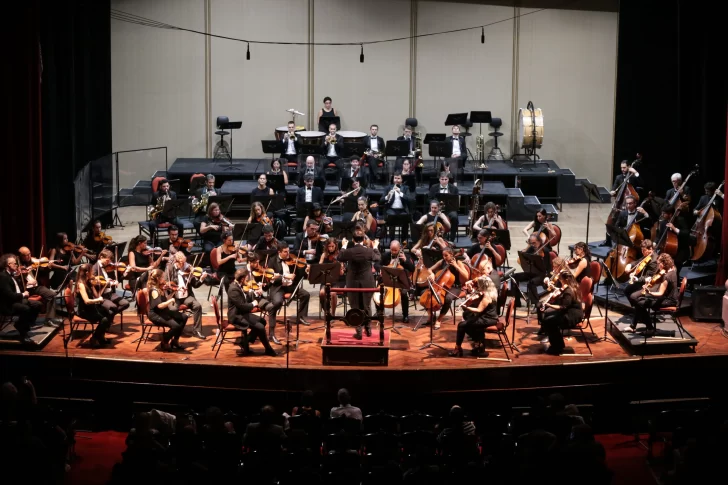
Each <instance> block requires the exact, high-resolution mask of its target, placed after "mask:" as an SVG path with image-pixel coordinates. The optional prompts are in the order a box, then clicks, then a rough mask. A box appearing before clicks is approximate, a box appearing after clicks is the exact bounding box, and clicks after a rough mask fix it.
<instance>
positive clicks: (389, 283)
mask: <svg viewBox="0 0 728 485" xmlns="http://www.w3.org/2000/svg"><path fill="white" fill-rule="evenodd" d="M381 275H382V284H383V285H384V286H386V287H387V288H392V290H393V291H394V288H398V289H399V290H400V293H401V292H402V291H407V290H409V289H410V286H411V284H410V280H409V277H408V276H407V271H406V270H405V269H404V268H393V267H391V266H382V268H381ZM382 315H384V301H382ZM402 327H403V325H400V326H399V328H402ZM392 331H393V332H395V333H396V334H397V335H402V334H401V333H399V330H398V327H397V326H396V325H395V324H394V306H392Z"/></svg>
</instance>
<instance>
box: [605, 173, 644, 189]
mask: <svg viewBox="0 0 728 485" xmlns="http://www.w3.org/2000/svg"><path fill="white" fill-rule="evenodd" d="M628 173H629V172H628ZM624 177H625V176H624V174H623V173H621V172H620V173H619V174H618V175H617V176H616V177H614V183H613V184H612V190H617V188H618V187H619V186H620V185H622V182H624ZM629 184H630V185H631V186H632V187H635V188H636V187H642V180H640V178H639V177H637V176H636V175H634V174H632V176H631V177H630V178H629Z"/></svg>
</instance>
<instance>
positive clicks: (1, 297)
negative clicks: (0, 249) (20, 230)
mask: <svg viewBox="0 0 728 485" xmlns="http://www.w3.org/2000/svg"><path fill="white" fill-rule="evenodd" d="M16 271H19V266H18V258H17V257H15V255H14V254H4V255H3V256H2V257H0V315H12V316H14V317H18V321H17V322H15V330H17V331H18V337H19V340H20V342H21V343H22V344H24V345H26V346H28V347H35V346H36V343H35V342H34V341H33V340H31V339H30V338H29V337H28V331H29V330H30V326H31V325H32V324H33V323H35V319H36V317H37V316H38V314H39V313H40V311H41V309H42V308H43V304H42V303H41V302H40V301H32V300H28V297H29V296H30V294H29V293H28V292H27V291H23V289H22V288H21V287H20V285H19V283H18V281H17V280H16V279H15V277H14V274H15V272H16Z"/></svg>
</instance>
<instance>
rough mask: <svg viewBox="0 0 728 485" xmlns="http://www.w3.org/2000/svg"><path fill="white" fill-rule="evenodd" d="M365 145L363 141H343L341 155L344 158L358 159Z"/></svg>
mask: <svg viewBox="0 0 728 485" xmlns="http://www.w3.org/2000/svg"><path fill="white" fill-rule="evenodd" d="M366 147H367V146H366V145H365V144H364V143H344V153H343V156H344V158H346V157H357V158H359V159H360V158H361V156H362V154H363V153H364V150H366Z"/></svg>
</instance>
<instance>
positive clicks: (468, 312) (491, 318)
mask: <svg viewBox="0 0 728 485" xmlns="http://www.w3.org/2000/svg"><path fill="white" fill-rule="evenodd" d="M488 269H492V268H488ZM463 289H464V290H465V291H466V293H473V292H480V293H482V295H483V296H482V297H481V298H480V301H479V302H478V303H477V304H476V303H475V301H473V302H471V303H470V304H466V306H464V307H463V319H462V321H461V322H460V323H458V330H457V336H456V338H455V349H454V350H453V351H451V352H450V353H449V355H450V357H462V356H463V348H462V345H463V340H465V335H466V334H467V335H469V336H470V337H472V338H473V350H472V354H473V355H481V356H484V357H487V356H488V352H486V351H485V342H484V340H483V338H484V337H485V329H486V328H488V327H492V326H494V325H497V324H498V287H497V286H496V284H495V283H494V282H493V280H491V279H490V277H489V276H487V275H482V276H479V277H477V278H476V279H474V280H470V281H468V282H467V283H465V285H464V286H463Z"/></svg>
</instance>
